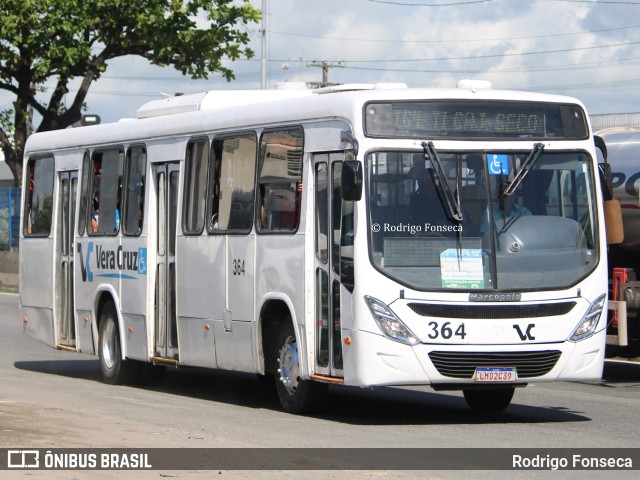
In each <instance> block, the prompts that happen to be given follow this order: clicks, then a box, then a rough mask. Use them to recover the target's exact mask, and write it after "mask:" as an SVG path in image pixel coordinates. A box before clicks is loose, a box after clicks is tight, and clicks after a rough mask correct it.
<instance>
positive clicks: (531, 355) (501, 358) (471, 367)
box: [429, 350, 561, 379]
mask: <svg viewBox="0 0 640 480" xmlns="http://www.w3.org/2000/svg"><path fill="white" fill-rule="evenodd" d="M560 354H561V352H560V351H559V350H543V351H539V352H438V351H434V352H431V353H429V358H430V359H431V362H432V363H433V365H434V366H435V367H436V369H437V370H438V372H439V373H440V375H444V376H445V377H452V378H464V379H471V378H473V374H474V373H475V371H476V368H478V367H515V368H516V370H517V372H518V378H531V377H539V376H542V375H546V374H547V373H549V372H550V371H551V369H552V368H553V367H554V366H555V365H556V363H557V362H558V359H559V358H560Z"/></svg>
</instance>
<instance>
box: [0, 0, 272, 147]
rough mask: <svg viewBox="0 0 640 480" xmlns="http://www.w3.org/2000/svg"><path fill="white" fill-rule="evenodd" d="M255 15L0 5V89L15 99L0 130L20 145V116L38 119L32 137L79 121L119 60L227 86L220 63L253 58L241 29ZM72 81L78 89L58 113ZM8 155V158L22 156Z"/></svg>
mask: <svg viewBox="0 0 640 480" xmlns="http://www.w3.org/2000/svg"><path fill="white" fill-rule="evenodd" d="M260 15H261V14H260V11H259V10H256V9H255V8H253V7H252V6H251V5H250V3H249V0H240V1H238V0H192V1H189V0H89V1H87V0H0V90H2V89H4V90H7V91H9V92H12V93H13V94H14V95H16V102H15V109H14V111H13V115H14V120H13V122H11V121H9V120H8V119H9V117H8V115H9V113H8V112H3V113H2V114H0V125H4V126H9V125H12V126H13V128H14V129H15V134H16V135H15V136H16V139H17V140H19V142H18V143H19V144H24V141H20V139H22V138H23V137H24V139H26V134H25V131H26V126H25V118H24V112H25V111H26V108H27V107H28V106H31V107H32V108H33V109H34V110H35V111H37V112H38V113H39V114H40V115H41V116H42V118H43V120H42V123H41V124H40V126H39V127H38V128H37V130H38V131H43V130H52V129H57V128H66V127H67V126H69V125H70V124H72V123H73V122H75V121H76V120H78V119H79V118H80V115H81V110H82V105H83V102H84V99H85V97H86V94H87V91H88V89H89V86H90V85H91V83H92V82H93V81H95V80H96V79H98V78H99V77H100V74H101V73H103V72H104V71H105V70H106V68H107V62H108V61H109V60H110V59H113V58H117V57H121V56H125V55H137V56H141V57H144V58H146V59H147V60H148V61H149V62H151V63H152V64H155V65H161V66H173V67H174V68H175V69H177V70H179V71H180V72H182V74H183V75H189V76H191V77H192V78H194V79H200V78H205V79H206V78H208V75H209V74H211V73H214V72H219V73H221V74H222V75H223V76H224V77H225V78H226V79H227V80H231V79H233V78H234V76H233V71H232V70H231V69H229V68H228V67H227V66H225V65H224V64H223V59H224V58H229V59H232V60H236V59H238V58H241V57H246V58H251V57H252V56H253V51H251V49H249V48H248V47H247V46H246V45H247V44H248V43H249V33H248V25H249V24H251V23H255V22H258V21H259V20H260ZM73 78H82V79H83V82H82V85H81V87H80V89H79V91H78V93H77V94H76V95H75V97H74V98H73V102H72V104H70V105H66V106H65V105H64V104H63V103H62V99H63V98H64V95H65V94H66V93H68V88H67V86H68V84H69V81H70V80H71V79H73ZM50 79H55V81H56V82H57V84H56V87H55V89H54V91H53V93H52V94H51V97H50V99H49V101H48V103H47V104H40V103H38V102H37V101H36V99H35V92H36V91H37V89H38V88H40V86H42V85H43V84H44V83H45V82H48V81H50ZM24 139H23V140H24ZM5 148H7V147H6V144H3V149H5ZM7 153H8V152H7V151H5V156H6V157H7V158H9V157H10V156H8V155H7ZM16 153H18V155H12V156H11V157H16V158H18V159H19V158H21V157H22V152H16Z"/></svg>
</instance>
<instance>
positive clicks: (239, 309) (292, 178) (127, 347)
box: [20, 82, 607, 413]
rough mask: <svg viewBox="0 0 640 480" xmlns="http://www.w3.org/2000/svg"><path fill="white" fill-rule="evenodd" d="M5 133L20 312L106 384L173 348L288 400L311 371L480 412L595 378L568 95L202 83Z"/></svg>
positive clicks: (600, 251)
mask: <svg viewBox="0 0 640 480" xmlns="http://www.w3.org/2000/svg"><path fill="white" fill-rule="evenodd" d="M25 151H26V153H25V159H24V184H23V185H24V192H25V195H24V202H23V212H22V213H23V214H22V228H21V235H22V236H21V240H20V257H21V259H20V307H21V322H22V326H23V329H24V331H25V332H26V333H28V334H30V335H33V336H34V337H36V338H37V339H39V340H41V341H43V342H45V343H47V344H50V345H51V346H54V347H56V348H59V349H65V350H72V351H78V352H88V353H92V354H97V355H98V356H99V359H100V366H101V370H102V375H103V378H104V380H105V381H106V382H108V383H126V382H131V381H137V380H141V379H143V378H144V377H148V376H150V375H151V376H155V374H156V373H157V372H159V371H160V370H161V369H162V368H166V366H171V365H173V366H197V367H207V368H213V369H226V370H235V371H242V372H255V373H257V374H260V375H265V376H266V375H272V376H274V377H275V384H276V388H277V391H278V396H279V398H280V400H281V403H282V407H283V408H284V410H286V411H288V412H294V413H299V412H306V411H309V410H311V409H313V408H314V407H317V406H318V404H319V403H320V402H321V401H322V399H323V394H324V393H325V392H326V389H327V385H329V384H344V385H355V386H359V387H372V386H388V385H431V387H433V388H434V389H436V390H462V391H463V392H464V396H465V398H466V400H467V403H468V404H469V405H470V407H472V408H474V409H478V410H485V411H487V410H493V411H499V410H502V409H504V408H506V407H507V406H508V405H509V403H510V402H511V399H512V396H513V393H514V390H515V388H516V387H522V386H525V385H527V383H530V382H546V381H555V380H597V379H599V378H600V376H601V372H602V368H603V359H604V347H605V335H606V315H602V311H603V309H604V308H605V305H606V295H607V266H606V240H605V231H604V228H603V212H602V208H601V199H602V187H601V185H600V181H599V177H598V174H597V165H596V160H595V158H596V156H595V147H594V138H593V136H592V134H591V129H590V127H589V122H588V118H587V114H586V112H585V109H584V107H583V105H582V104H581V103H580V102H579V101H577V100H575V99H573V98H569V97H561V96H552V95H541V94H531V93H523V92H510V91H498V90H493V89H491V88H490V87H489V86H488V85H486V84H484V83H474V82H467V83H466V84H460V85H459V86H458V88H454V89H409V88H406V87H404V88H403V86H402V85H397V84H393V85H390V84H386V85H384V84H377V85H346V86H340V87H330V88H327V89H321V90H315V91H311V90H302V89H301V90H273V91H236V92H233V91H223V92H220V91H219V92H208V93H204V94H199V95H187V96H182V97H176V98H172V99H163V100H158V101H152V102H150V103H148V104H146V105H144V106H143V107H142V108H141V109H140V110H138V112H137V114H136V118H134V119H129V120H125V121H120V122H117V123H112V124H104V125H98V126H90V127H82V128H75V129H68V130H65V131H55V132H47V133H38V134H34V135H32V136H31V137H30V138H29V140H28V142H27V144H26V150H25Z"/></svg>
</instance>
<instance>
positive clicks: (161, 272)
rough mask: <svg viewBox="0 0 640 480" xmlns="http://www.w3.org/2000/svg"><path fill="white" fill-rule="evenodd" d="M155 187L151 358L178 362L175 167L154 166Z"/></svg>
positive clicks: (176, 164) (172, 165) (176, 169)
mask: <svg viewBox="0 0 640 480" xmlns="http://www.w3.org/2000/svg"><path fill="white" fill-rule="evenodd" d="M154 180H155V184H156V185H155V186H156V195H157V198H156V205H157V216H158V218H157V229H156V232H157V233H156V236H157V238H156V258H157V265H156V278H155V300H154V311H155V314H154V317H155V318H154V321H155V348H154V355H155V356H156V357H161V358H165V359H172V360H176V361H177V360H178V326H177V323H176V261H175V257H176V226H177V213H178V186H179V164H178V163H164V164H157V165H156V166H154Z"/></svg>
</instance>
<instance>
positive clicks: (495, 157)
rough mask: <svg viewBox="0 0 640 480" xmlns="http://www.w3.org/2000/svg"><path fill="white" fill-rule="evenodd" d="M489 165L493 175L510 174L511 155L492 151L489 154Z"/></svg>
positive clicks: (490, 172)
mask: <svg viewBox="0 0 640 480" xmlns="http://www.w3.org/2000/svg"><path fill="white" fill-rule="evenodd" d="M487 167H488V169H489V174H491V175H509V157H508V156H507V155H504V154H496V153H490V154H488V155H487Z"/></svg>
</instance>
